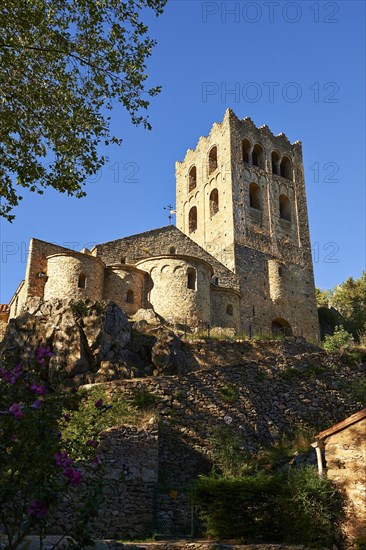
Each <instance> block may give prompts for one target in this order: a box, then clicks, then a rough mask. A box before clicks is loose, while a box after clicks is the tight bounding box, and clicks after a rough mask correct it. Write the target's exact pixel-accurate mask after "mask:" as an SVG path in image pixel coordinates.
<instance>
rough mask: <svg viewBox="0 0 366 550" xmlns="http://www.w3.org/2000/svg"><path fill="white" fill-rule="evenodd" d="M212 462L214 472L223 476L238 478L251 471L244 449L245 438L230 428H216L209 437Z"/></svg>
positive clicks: (249, 461) (248, 458) (248, 457)
mask: <svg viewBox="0 0 366 550" xmlns="http://www.w3.org/2000/svg"><path fill="white" fill-rule="evenodd" d="M209 441H210V447H211V460H212V463H213V467H214V471H219V472H220V473H221V474H222V475H223V476H225V477H230V476H238V475H240V474H242V473H243V472H246V471H247V470H248V468H249V469H252V464H251V460H250V456H249V455H248V452H247V451H246V450H245V448H244V440H243V437H242V436H240V435H239V434H238V433H236V432H235V431H234V430H233V429H232V428H230V427H229V426H220V427H217V428H214V429H213V430H212V432H211V434H210V436H209Z"/></svg>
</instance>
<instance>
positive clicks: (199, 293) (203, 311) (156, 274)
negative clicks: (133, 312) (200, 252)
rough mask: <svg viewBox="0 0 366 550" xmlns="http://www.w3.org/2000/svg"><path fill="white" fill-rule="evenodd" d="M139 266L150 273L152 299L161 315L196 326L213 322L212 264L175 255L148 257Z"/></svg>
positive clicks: (173, 321) (171, 320)
mask: <svg viewBox="0 0 366 550" xmlns="http://www.w3.org/2000/svg"><path fill="white" fill-rule="evenodd" d="M137 266H138V267H139V268H140V269H143V270H144V271H147V272H148V273H149V274H150V278H151V288H150V291H149V295H148V301H149V302H150V303H151V304H152V305H153V307H154V310H155V311H156V313H157V314H158V315H161V316H162V317H164V319H166V320H167V321H169V322H172V323H175V322H178V323H184V324H187V325H193V326H199V325H202V324H209V323H210V321H211V304H210V281H211V277H212V274H213V271H212V267H211V266H210V265H209V264H208V263H206V262H205V261H202V260H200V259H199V258H193V257H190V256H181V255H177V254H175V255H170V256H158V257H154V258H148V259H146V260H142V261H140V262H138V263H137ZM190 274H191V277H192V278H191V281H190V280H189V277H190Z"/></svg>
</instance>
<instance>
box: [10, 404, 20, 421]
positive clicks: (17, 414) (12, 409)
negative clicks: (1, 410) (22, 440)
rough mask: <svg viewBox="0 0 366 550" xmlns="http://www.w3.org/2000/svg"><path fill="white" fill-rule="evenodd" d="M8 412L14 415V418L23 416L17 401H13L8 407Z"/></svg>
mask: <svg viewBox="0 0 366 550" xmlns="http://www.w3.org/2000/svg"><path fill="white" fill-rule="evenodd" d="M9 412H10V414H12V415H13V416H15V418H21V417H22V416H23V411H22V407H21V405H19V403H13V404H12V405H11V406H10V407H9Z"/></svg>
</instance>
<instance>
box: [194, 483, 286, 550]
mask: <svg viewBox="0 0 366 550" xmlns="http://www.w3.org/2000/svg"><path fill="white" fill-rule="evenodd" d="M280 490H281V487H280V484H279V480H278V479H276V478H275V477H273V476H268V475H263V474H257V475H255V476H251V477H249V476H248V477H243V478H230V479H228V478H215V477H207V476H202V477H200V478H199V479H198V481H197V483H196V486H195V493H194V495H195V500H196V504H197V505H198V507H199V514H200V518H201V520H202V521H203V523H204V525H205V528H206V534H207V535H208V536H209V537H210V538H218V539H228V538H235V539H244V540H245V542H247V541H250V542H253V541H255V542H261V541H267V540H272V541H279V540H280V533H279V532H277V528H276V525H275V522H274V519H275V515H274V513H273V506H274V505H275V502H274V499H273V498H272V496H273V495H275V494H278V493H279V492H280Z"/></svg>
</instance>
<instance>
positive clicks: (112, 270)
mask: <svg viewBox="0 0 366 550" xmlns="http://www.w3.org/2000/svg"><path fill="white" fill-rule="evenodd" d="M146 279H147V273H146V272H144V271H141V270H139V269H137V268H136V267H134V266H127V265H122V264H120V265H117V266H111V267H109V268H107V269H106V272H105V279H104V299H105V300H113V301H114V302H115V303H116V304H118V305H119V306H120V308H121V309H122V310H123V311H124V312H125V313H127V315H134V314H135V313H136V312H137V311H138V310H139V309H140V308H143V307H146V305H147V304H146V292H147V291H146V288H147V281H146Z"/></svg>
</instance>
